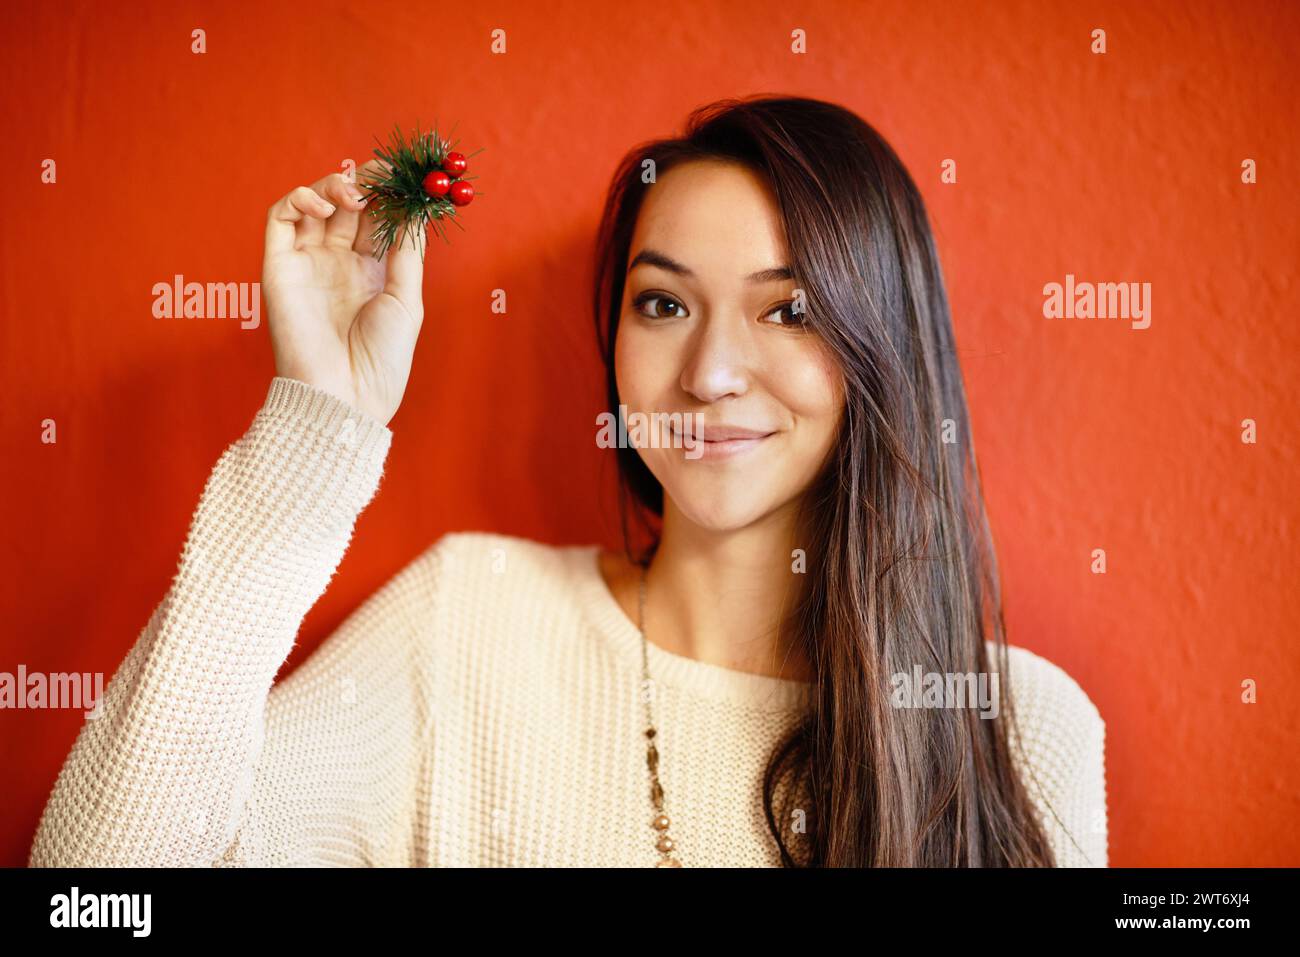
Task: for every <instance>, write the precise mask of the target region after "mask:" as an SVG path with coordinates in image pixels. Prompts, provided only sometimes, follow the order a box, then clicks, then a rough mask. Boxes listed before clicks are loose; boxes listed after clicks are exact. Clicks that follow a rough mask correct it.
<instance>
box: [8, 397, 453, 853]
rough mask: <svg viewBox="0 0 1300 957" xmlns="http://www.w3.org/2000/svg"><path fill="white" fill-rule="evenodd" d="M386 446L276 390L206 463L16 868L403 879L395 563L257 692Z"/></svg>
mask: <svg viewBox="0 0 1300 957" xmlns="http://www.w3.org/2000/svg"><path fill="white" fill-rule="evenodd" d="M391 438H392V433H391V432H390V431H389V430H388V429H387V428H386V427H384V426H383V425H381V424H380V423H379V422H377V421H376V420H374V419H372V418H370V417H368V416H366V415H364V414H363V413H361V412H359V411H358V410H356V409H355V408H353V407H352V406H351V405H349V404H347V403H345V402H343V401H341V400H339V399H336V398H334V397H333V396H331V395H329V394H327V393H325V392H322V391H319V390H317V389H314V388H312V387H311V386H308V385H306V384H305V383H302V382H298V381H296V380H292V379H286V378H280V377H277V378H275V379H273V380H272V382H271V386H270V389H269V391H268V394H267V398H266V402H265V403H264V405H263V406H262V408H261V410H260V411H259V412H258V413H257V415H256V416H255V418H254V420H253V423H252V425H251V426H250V428H249V430H248V431H247V432H246V433H245V434H244V435H243V437H242V438H240V439H239V440H238V441H236V442H235V443H234V444H233V445H231V446H230V447H229V448H228V449H227V450H226V451H225V452H224V453H223V454H222V456H221V457H220V459H219V460H218V462H217V464H216V466H215V468H214V469H213V471H212V473H211V475H210V476H209V477H208V480H207V483H206V485H205V487H204V490H203V494H202V496H201V498H200V500H199V504H198V508H197V510H196V511H195V514H194V517H193V519H192V521H191V524H190V529H189V534H188V537H187V538H186V541H185V545H184V548H183V550H182V554H181V559H180V563H179V568H178V571H177V574H176V575H175V577H174V579H173V581H172V584H171V586H170V589H169V591H168V592H167V594H166V596H165V597H164V598H163V600H162V602H161V603H160V604H159V605H158V607H157V608H156V609H155V611H154V612H153V614H152V616H151V617H150V619H149V622H148V623H147V625H146V626H145V628H144V630H143V632H142V633H141V634H140V636H139V637H138V639H137V640H136V642H135V644H134V645H133V646H132V647H131V649H130V651H129V652H128V654H127V655H126V657H125V659H124V660H123V662H122V663H121V665H120V666H119V667H118V669H117V671H116V672H115V674H114V675H113V678H112V680H111V681H110V682H109V684H108V686H107V687H106V688H105V689H104V693H103V695H102V696H101V700H100V702H99V703H98V704H97V706H96V709H95V711H94V712H92V714H91V715H90V716H89V717H88V718H87V719H86V722H85V724H84V725H83V726H82V728H81V729H80V731H79V733H78V735H77V738H76V741H75V743H74V744H73V747H72V750H71V752H70V754H69V755H68V757H67V758H66V760H65V762H64V765H63V767H62V769H61V770H60V772H59V775H58V779H57V780H56V782H55V785H54V788H53V791H52V793H51V795H50V797H49V800H48V802H47V804H46V807H45V810H44V812H43V814H42V816H41V821H40V825H39V827H38V828H37V833H36V837H35V841H34V843H33V846H32V850H31V856H30V861H29V863H30V864H31V866H34V867H50V866H53V867H64V866H92V867H99V866H112V867H125V866H141V865H143V866H207V865H227V866H230V865H233V866H252V865H268V864H276V865H279V864H334V863H337V864H356V863H380V864H384V863H389V862H399V863H407V862H408V861H409V860H410V858H411V857H412V855H413V854H414V853H415V842H416V839H417V835H416V833H415V828H414V826H413V821H414V818H415V816H416V815H415V814H414V811H413V807H414V801H415V794H414V792H415V789H416V787H417V780H418V777H419V775H420V773H421V770H422V768H421V761H422V758H421V755H422V754H423V753H424V749H423V748H422V747H421V744H422V740H421V738H422V736H423V735H426V734H427V733H428V727H427V724H428V722H427V720H426V717H427V710H426V706H427V703H428V702H427V698H426V689H427V684H426V678H427V672H426V663H425V661H424V659H423V657H422V654H421V652H420V651H419V649H420V648H421V647H422V643H421V642H419V641H418V640H417V632H418V630H419V628H420V627H421V625H420V621H421V620H422V616H421V613H420V611H419V609H418V608H417V606H421V605H422V604H424V603H427V602H428V601H429V590H430V588H431V582H432V580H433V576H429V575H427V574H421V572H422V571H426V570H427V569H424V568H423V565H424V564H425V563H418V564H413V565H412V566H410V567H408V569H407V570H406V571H404V572H403V573H402V574H401V575H399V576H397V577H396V578H394V579H393V580H392V581H390V582H389V584H388V585H386V586H385V587H384V588H383V589H382V590H380V591H379V592H377V593H376V594H375V595H374V596H372V598H371V599H370V600H369V601H367V602H366V603H365V604H364V605H363V606H362V607H361V608H359V609H358V610H357V611H356V612H355V613H354V614H353V615H352V616H351V617H350V618H349V619H348V620H347V621H346V622H345V623H344V624H343V625H342V626H341V627H340V628H339V630H338V631H337V632H335V633H334V634H333V635H331V636H330V637H329V638H328V639H327V640H326V641H325V643H324V644H323V645H322V646H321V647H320V648H318V649H317V650H316V651H315V653H314V654H313V655H312V656H311V657H310V658H309V659H308V660H307V661H306V662H305V663H304V664H303V665H302V667H300V668H299V669H297V670H296V671H295V672H294V673H293V674H292V675H290V676H289V677H288V678H287V679H285V680H284V681H282V682H280V683H279V684H276V685H275V686H274V688H272V684H273V682H274V680H275V676H276V673H277V671H278V670H279V669H280V667H281V665H282V664H283V663H284V661H285V659H286V658H287V657H288V654H289V652H290V651H291V650H292V648H293V645H294V641H295V638H296V635H297V632H298V628H299V625H300V624H301V622H302V620H303V618H304V616H305V615H306V613H307V611H308V610H309V609H310V608H311V606H312V605H313V604H314V603H315V602H316V600H317V599H318V598H319V597H320V595H321V593H322V592H323V591H324V590H325V587H326V585H327V584H328V582H329V580H330V578H331V577H332V576H333V574H334V570H335V568H336V567H337V566H338V563H339V562H340V560H341V559H342V557H343V553H344V550H345V549H346V547H347V544H348V542H349V540H350V538H351V535H352V530H353V526H354V523H355V521H356V518H357V516H358V514H359V513H360V512H361V510H362V509H363V508H364V507H365V506H366V504H367V503H368V502H369V501H370V499H371V498H372V497H373V495H374V493H375V490H376V488H377V487H378V484H379V480H380V477H381V474H382V472H383V463H384V460H385V458H386V456H387V452H388V447H389V443H390V441H391Z"/></svg>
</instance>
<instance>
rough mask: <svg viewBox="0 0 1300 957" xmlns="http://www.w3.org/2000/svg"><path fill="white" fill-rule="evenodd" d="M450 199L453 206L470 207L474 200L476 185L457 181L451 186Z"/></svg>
mask: <svg viewBox="0 0 1300 957" xmlns="http://www.w3.org/2000/svg"><path fill="white" fill-rule="evenodd" d="M450 198H451V204H452V205H453V206H468V205H469V204H470V203H471V202H473V200H474V185H473V184H472V183H467V182H465V181H464V180H463V179H462V180H457V181H456V182H454V183H452V184H451V197H450Z"/></svg>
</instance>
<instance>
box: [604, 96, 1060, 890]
mask: <svg viewBox="0 0 1300 957" xmlns="http://www.w3.org/2000/svg"><path fill="white" fill-rule="evenodd" d="M705 159H707V160H723V161H728V162H734V163H739V164H743V165H744V166H746V167H748V168H750V169H752V170H754V171H755V172H757V173H758V174H760V175H761V176H763V177H764V178H765V179H766V181H767V182H768V184H769V185H770V187H771V189H772V191H773V193H774V194H775V197H776V200H777V203H778V206H779V209H780V215H781V219H782V222H783V224H784V227H785V233H786V241H787V245H788V247H789V252H790V257H791V260H790V263H789V265H790V266H791V269H792V270H793V272H794V275H795V276H796V278H797V281H798V283H799V287H800V288H802V289H803V291H804V296H805V302H806V316H805V321H806V323H807V324H808V325H809V327H811V329H812V330H813V331H814V332H815V333H816V334H817V335H819V336H820V337H821V338H822V340H823V341H824V342H825V343H826V344H827V345H828V346H829V348H830V350H831V352H832V353H833V355H834V356H835V358H836V360H837V361H838V365H839V368H840V370H841V372H842V373H843V376H844V384H845V408H844V415H843V419H842V425H841V433H840V435H839V438H838V441H837V443H836V446H835V451H834V452H833V453H832V454H831V457H830V459H829V461H828V462H827V465H826V467H825V469H824V470H823V472H822V474H821V476H820V478H819V479H818V480H817V482H816V483H814V486H813V487H812V488H810V489H808V491H807V493H806V494H805V495H804V497H803V503H802V507H801V513H800V522H801V527H802V529H803V534H804V535H806V536H807V538H806V540H807V542H808V547H807V548H806V555H807V561H808V569H807V570H808V574H807V575H805V576H801V577H802V578H804V579H806V584H805V585H803V586H802V587H801V588H800V589H799V592H800V594H799V596H798V599H797V601H796V603H795V605H794V610H793V613H792V614H791V615H790V616H789V617H788V620H787V621H785V622H783V623H782V625H783V627H784V628H786V629H787V630H788V631H787V634H789V635H790V636H791V640H792V641H794V642H797V647H798V648H800V649H801V650H802V652H803V653H804V655H805V656H806V660H807V661H808V662H810V664H811V666H812V669H813V672H814V682H813V689H814V692H813V697H812V701H811V707H810V709H809V712H808V714H807V716H806V717H805V718H803V719H802V721H801V723H800V724H799V725H798V726H797V727H796V728H795V729H794V731H792V732H791V733H790V734H789V735H788V736H787V737H786V738H785V739H784V740H783V741H782V742H781V743H780V744H779V746H778V747H777V748H776V749H775V750H774V752H773V754H772V755H771V757H770V758H769V761H768V764H767V769H766V773H765V775H764V785H763V809H764V813H765V814H766V817H767V822H768V827H769V828H770V830H771V833H772V836H773V839H774V840H775V841H776V844H777V847H778V848H779V851H780V855H781V859H782V861H783V862H784V863H785V864H786V865H787V866H814V867H818V866H820V867H827V866H830V867H836V866H850V867H852V866H872V867H889V866H983V867H988V866H1053V865H1054V863H1055V860H1054V857H1053V853H1052V848H1051V845H1050V844H1049V842H1048V840H1047V837H1046V835H1045V833H1044V831H1043V829H1042V826H1041V824H1040V822H1039V821H1038V820H1037V818H1036V816H1035V813H1034V810H1033V806H1032V804H1031V802H1030V800H1029V797H1028V794H1027V791H1026V789H1025V786H1024V783H1023V781H1022V780H1021V778H1020V776H1019V774H1018V773H1017V770H1016V764H1013V761H1012V757H1011V750H1010V740H1009V736H1010V735H1011V734H1012V733H1013V731H1011V730H1009V729H1008V722H1009V721H1014V708H1013V702H1012V700H1011V689H1010V686H1009V682H1005V681H1003V682H999V683H998V693H999V696H1000V697H999V713H1000V717H998V718H995V719H992V720H988V719H984V718H981V717H980V716H979V713H978V711H977V710H976V709H974V708H896V707H893V706H891V704H890V696H889V688H890V680H891V676H892V675H895V674H900V673H901V674H908V675H910V674H911V673H912V670H913V666H914V665H917V664H919V665H921V667H922V669H923V670H924V671H926V672H939V673H959V674H968V673H974V674H977V675H982V674H988V673H989V672H990V670H991V669H990V667H989V664H990V655H989V648H988V647H987V646H986V642H988V643H991V644H992V646H993V648H994V651H995V655H996V659H997V661H998V663H999V667H998V668H997V671H998V672H999V673H1000V674H1001V675H1007V674H1009V671H1008V668H1007V664H1008V662H1007V649H1006V638H1005V624H1004V621H1003V615H1002V602H1001V596H1000V593H999V584H998V570H997V562H996V557H995V554H994V551H993V547H992V542H991V537H990V534H989V530H988V525H987V519H986V517H985V511H984V501H983V492H982V490H981V487H980V481H979V472H978V468H977V465H976V462H975V448H974V444H973V442H972V440H971V429H970V422H969V420H968V417H967V412H966V398H965V392H964V389H963V386H962V379H961V371H960V369H959V367H958V363H957V357H956V352H955V346H954V340H953V331H952V321H951V317H950V315H949V309H948V300H947V294H946V292H945V290H944V283H943V276H942V274H941V272H940V268H939V258H938V253H937V252H936V250H935V246H934V240H933V237H932V235H931V232H930V225H929V221H928V218H927V215H926V211H925V206H924V204H923V203H922V200H921V196H920V193H919V191H918V190H917V188H916V185H915V183H914V182H913V181H912V179H911V177H910V176H909V175H908V173H907V170H906V169H905V168H904V166H903V164H902V162H901V161H900V160H899V158H898V156H897V155H896V154H895V153H894V151H893V150H892V149H891V148H890V146H889V144H888V143H886V142H885V140H884V139H883V138H882V137H881V136H880V134H878V133H877V132H876V131H875V130H874V129H872V128H871V126H869V125H868V124H867V123H865V122H864V121H863V120H862V119H860V118H859V117H858V116H856V115H855V114H853V113H852V112H850V111H849V110H847V109H845V108H843V107H841V106H837V105H835V104H832V103H827V102H824V101H820V100H814V99H807V98H802V97H777V96H762V97H750V98H745V99H728V100H723V101H720V102H717V103H712V104H709V105H707V106H704V107H701V108H699V109H697V110H695V111H694V112H693V113H692V114H691V116H690V118H689V120H688V122H687V128H686V131H685V133H684V135H683V136H681V137H680V138H673V139H663V140H655V141H653V142H650V143H646V144H643V145H640V146H638V147H636V148H634V149H632V150H631V151H630V152H629V153H628V154H627V155H626V156H625V157H624V159H623V160H622V162H621V163H620V164H619V166H618V169H617V170H616V172H615V174H614V177H613V181H612V183H611V186H610V190H609V195H608V198H607V200H606V204H605V209H604V214H603V218H602V221H601V225H600V231H599V235H598V238H597V247H596V248H597V261H596V272H595V290H594V297H593V298H594V307H595V315H596V325H597V338H598V341H599V343H600V347H601V350H602V352H603V354H604V359H605V365H606V370H607V376H606V380H607V391H608V402H609V409H610V411H611V412H612V413H613V414H618V409H619V396H618V388H617V384H616V382H615V375H614V341H615V337H616V336H617V333H618V320H619V313H620V311H621V307H622V300H623V291H624V280H625V276H626V271H627V262H628V256H629V253H630V250H629V246H630V243H631V239H632V234H633V230H634V227H635V225H636V219H637V215H638V213H639V211H640V208H641V203H642V200H643V198H644V197H645V195H646V192H647V191H648V190H649V189H651V188H652V186H653V183H652V182H650V181H649V180H651V179H652V177H650V176H647V175H645V171H646V170H647V169H652V170H653V174H654V178H657V177H660V176H663V174H664V173H666V172H667V171H668V170H669V169H671V168H672V167H673V166H675V165H677V164H679V163H683V162H687V161H690V160H705ZM647 160H652V161H653V166H652V167H650V166H648V165H647V162H646V161H647ZM617 454H618V462H619V474H620V479H621V481H620V488H621V490H622V492H623V497H622V499H621V502H622V503H623V507H622V509H621V512H622V515H623V531H624V546H625V549H626V550H627V553H628V557H629V558H630V559H632V560H633V561H645V560H646V555H647V554H648V553H649V552H650V551H652V550H653V546H654V535H655V527H656V520H657V519H660V518H661V517H662V514H663V488H662V486H661V485H660V484H659V482H658V481H657V480H656V479H655V478H654V476H653V475H652V474H651V472H650V470H649V468H647V466H646V465H645V463H644V462H643V461H642V460H641V458H640V456H639V455H638V453H637V451H636V450H635V449H633V448H620V449H619V450H618V452H617ZM629 505H630V506H631V508H630V509H629ZM629 511H631V513H632V514H634V515H639V516H641V517H642V518H643V519H645V521H644V522H643V523H642V527H643V528H644V529H646V530H648V531H649V533H650V534H649V536H648V539H649V541H650V545H649V547H648V548H647V549H645V550H639V549H638V548H637V547H636V546H634V544H633V537H634V532H635V530H634V529H633V528H632V527H631V526H630V525H629V522H628V514H629ZM634 552H636V553H637V554H635V555H634ZM796 809H802V810H803V811H804V812H805V815H804V816H802V817H801V819H802V820H804V821H806V833H799V834H795V833H792V832H791V829H790V828H789V827H788V826H783V824H782V823H781V822H788V821H790V820H791V817H792V816H793V814H794V812H795V810H796Z"/></svg>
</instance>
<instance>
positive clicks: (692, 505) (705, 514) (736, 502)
mask: <svg viewBox="0 0 1300 957" xmlns="http://www.w3.org/2000/svg"><path fill="white" fill-rule="evenodd" d="M673 503H674V504H675V505H676V506H677V511H678V512H680V513H681V515H682V517H683V518H685V519H686V520H687V521H689V522H690V523H691V524H692V525H695V526H697V527H699V528H701V529H704V530H706V531H710V532H732V531H736V530H738V529H741V528H745V527H746V526H748V525H752V524H754V522H756V521H758V520H759V519H760V518H762V517H763V516H764V515H766V514H767V513H768V511H770V509H768V508H766V507H764V503H762V502H759V501H754V500H751V499H750V498H749V497H748V496H744V495H740V494H737V495H720V496H713V495H710V496H699V495H687V496H682V497H680V498H679V497H677V496H673Z"/></svg>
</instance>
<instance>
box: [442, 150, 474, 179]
mask: <svg viewBox="0 0 1300 957" xmlns="http://www.w3.org/2000/svg"><path fill="white" fill-rule="evenodd" d="M442 168H443V169H445V170H446V171H447V172H448V173H450V174H451V175H452V176H464V175H465V170H466V169H468V168H469V160H467V159H465V154H464V153H448V154H447V155H446V156H444V157H443V160H442Z"/></svg>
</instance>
